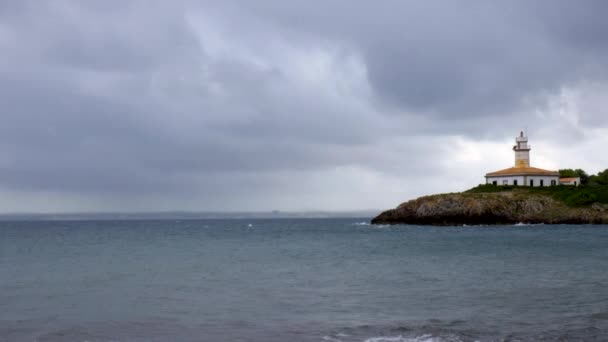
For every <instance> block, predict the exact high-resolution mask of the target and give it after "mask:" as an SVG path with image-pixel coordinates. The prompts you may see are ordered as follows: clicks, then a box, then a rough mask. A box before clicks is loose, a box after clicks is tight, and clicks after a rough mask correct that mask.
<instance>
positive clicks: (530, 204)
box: [372, 191, 608, 226]
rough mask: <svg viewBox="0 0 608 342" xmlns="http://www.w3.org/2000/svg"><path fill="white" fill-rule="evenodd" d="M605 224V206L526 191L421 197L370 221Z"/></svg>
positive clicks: (483, 223)
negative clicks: (579, 205)
mask: <svg viewBox="0 0 608 342" xmlns="http://www.w3.org/2000/svg"><path fill="white" fill-rule="evenodd" d="M520 222H523V223H546V224H564V223H571V224H606V223H608V205H605V204H600V203H596V204H594V205H593V206H592V207H591V208H572V207H568V206H566V205H565V204H563V203H562V202H559V201H557V200H555V199H553V198H552V197H551V196H548V195H546V194H534V193H529V192H525V191H505V192H492V193H453V194H442V195H433V196H425V197H420V198H417V199H414V200H411V201H408V202H405V203H402V204H401V205H399V206H398V207H397V208H395V209H391V210H387V211H385V212H383V213H381V214H380V215H378V216H377V217H375V218H374V219H373V220H372V223H373V224H416V225H438V226H445V225H464V224H467V225H485V224H488V225H489V224H491V225H494V224H515V223H520Z"/></svg>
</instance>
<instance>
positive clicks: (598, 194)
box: [465, 184, 608, 207]
mask: <svg viewBox="0 0 608 342" xmlns="http://www.w3.org/2000/svg"><path fill="white" fill-rule="evenodd" d="M503 191H518V192H528V193H530V194H542V195H549V196H551V197H553V198H555V199H556V200H558V201H561V202H563V203H564V204H566V205H567V206H570V207H586V206H589V205H591V204H593V203H596V202H597V203H605V204H608V186H606V185H604V186H579V187H574V186H566V185H557V186H547V187H536V188H534V187H533V188H530V187H527V186H509V185H507V186H501V185H492V184H480V185H478V186H476V187H474V188H472V189H469V190H467V191H465V192H466V193H492V192H503Z"/></svg>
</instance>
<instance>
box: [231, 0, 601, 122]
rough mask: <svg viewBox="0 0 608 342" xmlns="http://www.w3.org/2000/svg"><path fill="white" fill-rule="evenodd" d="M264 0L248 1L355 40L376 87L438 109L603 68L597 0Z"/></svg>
mask: <svg viewBox="0 0 608 342" xmlns="http://www.w3.org/2000/svg"><path fill="white" fill-rule="evenodd" d="M263 3H264V5H259V3H256V4H255V5H253V4H251V5H249V6H250V7H251V8H248V9H249V10H251V11H252V12H254V13H255V15H256V16H262V17H264V18H265V19H267V20H270V21H273V22H275V23H277V25H278V27H279V28H278V30H286V28H291V29H294V30H296V31H297V32H300V33H302V34H303V35H307V34H308V35H315V36H317V37H318V39H327V37H331V38H333V39H338V40H342V41H344V42H346V43H347V44H350V45H352V46H354V47H355V48H357V49H359V51H360V53H361V54H362V55H363V57H364V60H365V64H366V67H367V71H368V76H369V81H370V82H371V85H372V86H373V88H374V90H375V92H376V94H377V95H378V96H379V97H381V98H383V99H385V100H386V101H389V102H391V103H394V104H396V105H398V106H403V107H405V108H409V109H413V110H417V111H430V112H433V113H435V114H437V115H439V116H442V117H444V118H450V117H454V118H459V119H460V118H462V117H463V116H471V115H473V116H478V115H484V116H485V115H498V114H505V113H508V112H509V111H512V110H514V109H518V107H520V106H522V105H523V103H522V101H523V100H525V99H526V98H529V97H534V96H535V95H538V94H541V95H545V94H546V93H556V92H557V91H559V89H560V87H562V86H565V85H575V84H576V83H577V82H580V81H581V80H585V79H588V78H596V77H599V78H600V79H602V80H603V79H605V77H606V76H607V75H606V63H605V62H604V61H605V60H606V57H608V50H607V47H608V22H607V21H605V20H603V17H604V14H605V13H606V11H607V10H608V4H607V3H606V2H604V1H583V2H580V3H579V2H571V1H503V2H500V1H452V2H447V3H446V2H445V1H424V2H421V1H384V2H381V3H375V2H374V3H372V2H355V3H353V2H350V1H333V2H331V3H328V4H327V3H325V4H323V5H322V6H318V4H313V3H310V2H307V3H299V5H297V4H293V3H284V2H280V1H265V2H263ZM235 7H238V6H237V5H235ZM287 32H289V31H287Z"/></svg>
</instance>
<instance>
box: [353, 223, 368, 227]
mask: <svg viewBox="0 0 608 342" xmlns="http://www.w3.org/2000/svg"><path fill="white" fill-rule="evenodd" d="M353 226H369V222H355V223H353Z"/></svg>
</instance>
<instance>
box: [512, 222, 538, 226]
mask: <svg viewBox="0 0 608 342" xmlns="http://www.w3.org/2000/svg"><path fill="white" fill-rule="evenodd" d="M543 225H544V223H525V222H518V223H516V224H514V225H513V226H515V227H528V226H543Z"/></svg>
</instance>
